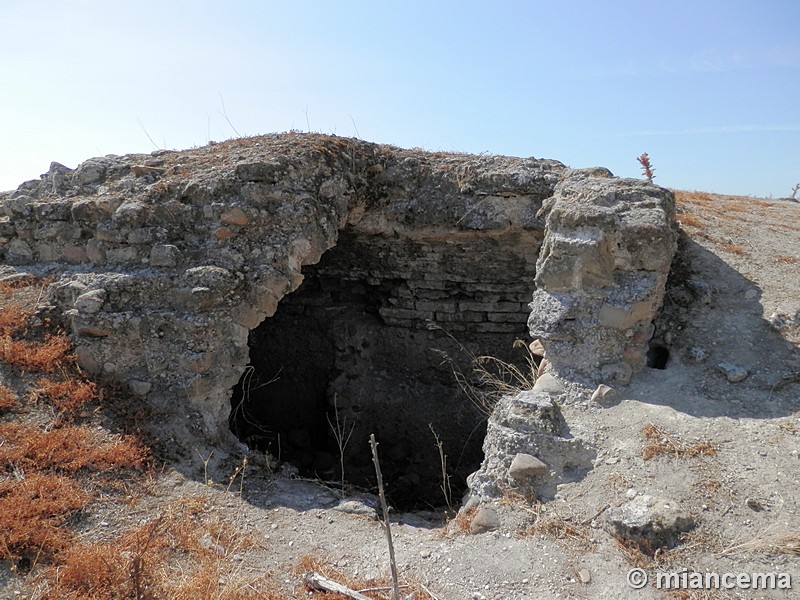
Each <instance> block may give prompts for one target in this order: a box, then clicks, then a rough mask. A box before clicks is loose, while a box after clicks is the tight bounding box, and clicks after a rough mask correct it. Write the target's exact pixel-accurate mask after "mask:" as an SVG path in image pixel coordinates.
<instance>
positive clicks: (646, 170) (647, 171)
mask: <svg viewBox="0 0 800 600" xmlns="http://www.w3.org/2000/svg"><path fill="white" fill-rule="evenodd" d="M636 160H637V161H639V164H640V165H641V167H642V175H644V176H645V177H646V178H647V181H649V182H650V183H653V178H654V177H655V175H654V174H653V171H655V169H654V168H653V165H652V163H651V162H650V156H649V155H648V154H647V152H644V153H643V154H642V155H641V156H637V157H636Z"/></svg>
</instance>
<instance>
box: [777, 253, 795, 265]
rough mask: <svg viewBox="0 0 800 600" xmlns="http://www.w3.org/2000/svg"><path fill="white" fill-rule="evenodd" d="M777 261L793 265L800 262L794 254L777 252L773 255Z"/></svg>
mask: <svg viewBox="0 0 800 600" xmlns="http://www.w3.org/2000/svg"><path fill="white" fill-rule="evenodd" d="M775 260H777V261H778V262H782V263H786V264H787V265H794V264H797V263H798V262H800V259H798V258H797V257H796V256H789V255H788V254H779V255H777V256H776V257H775Z"/></svg>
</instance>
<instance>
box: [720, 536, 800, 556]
mask: <svg viewBox="0 0 800 600" xmlns="http://www.w3.org/2000/svg"><path fill="white" fill-rule="evenodd" d="M742 552H766V553H770V554H793V555H796V556H800V532H798V531H789V532H779V533H765V534H763V535H760V536H758V537H756V538H754V539H752V540H748V541H747V542H743V543H741V544H736V545H734V546H730V547H728V548H726V549H725V550H723V551H722V552H721V555H722V556H732V555H735V554H739V553H742Z"/></svg>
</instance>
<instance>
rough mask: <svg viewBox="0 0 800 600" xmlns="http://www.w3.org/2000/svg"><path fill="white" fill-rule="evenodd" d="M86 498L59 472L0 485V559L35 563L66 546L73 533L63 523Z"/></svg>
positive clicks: (34, 475) (83, 504)
mask: <svg viewBox="0 0 800 600" xmlns="http://www.w3.org/2000/svg"><path fill="white" fill-rule="evenodd" d="M89 500H90V498H89V496H88V495H87V494H86V493H85V492H84V491H83V490H82V489H81V488H80V487H79V486H78V484H77V483H75V482H74V481H72V480H70V479H67V478H65V477H62V476H59V475H41V474H32V475H28V476H27V477H25V479H22V480H21V481H12V482H4V483H2V484H0V558H2V559H5V560H19V559H27V560H30V561H32V562H34V563H35V562H37V561H38V560H42V559H44V560H48V559H50V558H52V557H53V556H54V555H55V554H56V553H57V552H60V551H62V550H64V549H66V548H67V547H68V546H69V545H70V544H71V543H72V541H73V537H74V536H73V535H72V533H71V532H69V530H68V529H66V528H64V527H62V525H63V523H64V521H65V520H66V519H67V517H68V516H69V515H70V514H71V513H73V512H75V511H77V510H80V509H81V508H83V507H84V506H85V505H86V504H88V502H89Z"/></svg>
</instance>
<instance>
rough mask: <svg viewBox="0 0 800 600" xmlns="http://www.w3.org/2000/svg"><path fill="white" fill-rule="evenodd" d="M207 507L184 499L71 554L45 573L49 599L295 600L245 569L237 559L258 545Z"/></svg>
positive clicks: (62, 556)
mask: <svg viewBox="0 0 800 600" xmlns="http://www.w3.org/2000/svg"><path fill="white" fill-rule="evenodd" d="M203 509H204V503H203V499H198V498H188V499H180V500H179V501H176V502H175V503H174V504H173V505H172V506H169V507H167V509H166V510H165V511H164V512H163V513H162V514H161V515H160V516H158V517H156V518H154V519H152V520H150V521H148V522H147V523H144V524H142V525H139V526H137V527H133V528H131V529H128V530H127V531H124V532H123V533H122V534H121V535H119V536H118V537H117V538H116V539H113V540H110V541H103V542H97V543H85V544H78V545H76V546H73V547H71V548H69V549H68V550H65V551H64V552H62V553H61V554H60V555H59V557H58V558H59V564H58V565H53V566H51V567H48V568H47V569H44V570H43V571H42V572H41V574H40V575H39V581H40V582H41V583H43V584H45V585H46V588H47V592H46V593H45V595H44V596H43V598H44V599H53V600H55V599H58V600H61V599H74V600H78V599H80V600H83V599H96V600H101V599H102V600H105V599H109V600H110V599H116V598H120V599H122V598H139V599H149V598H152V599H156V598H170V599H172V600H195V599H196V598H214V599H218V600H257V599H263V598H274V599H275V600H279V599H280V600H283V599H285V598H288V597H287V596H285V595H282V594H279V593H275V592H274V591H273V590H272V589H271V587H270V580H269V576H268V575H263V576H260V577H256V578H252V577H246V576H244V575H242V574H241V573H239V572H238V570H237V569H238V567H237V566H235V565H234V564H232V561H231V560H230V555H231V554H232V553H235V552H237V551H238V550H240V549H242V548H244V547H246V546H247V545H252V544H253V543H254V542H253V540H252V539H250V538H249V536H247V535H243V534H242V532H241V531H239V530H237V529H235V528H233V527H231V526H230V525H228V524H227V523H225V522H223V521H220V520H218V518H216V517H215V518H213V519H204V518H203V517H204V516H205V515H204V514H203ZM223 582H224V583H223Z"/></svg>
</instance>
